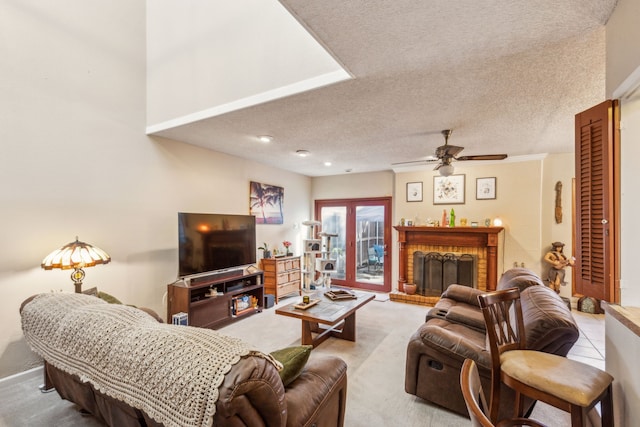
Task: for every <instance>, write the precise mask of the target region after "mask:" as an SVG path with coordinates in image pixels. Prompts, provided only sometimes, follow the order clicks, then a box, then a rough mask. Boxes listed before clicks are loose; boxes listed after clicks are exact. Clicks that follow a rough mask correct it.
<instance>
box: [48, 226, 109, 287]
mask: <svg viewBox="0 0 640 427" xmlns="http://www.w3.org/2000/svg"><path fill="white" fill-rule="evenodd" d="M110 261H111V257H110V256H109V255H108V254H107V253H106V252H105V251H103V250H102V249H100V248H98V247H95V246H91V245H90V244H88V243H85V242H81V241H79V240H78V237H77V236H76V240H75V242H71V243H68V244H66V245H64V246H63V247H61V248H60V249H56V250H55V251H53V252H51V253H50V254H49V255H47V256H46V257H45V259H43V260H42V264H41V265H40V266H41V267H42V268H44V269H45V270H52V269H54V268H59V269H61V270H69V269H72V268H73V272H72V273H71V280H73V283H74V285H75V287H76V293H81V292H82V279H84V276H85V273H84V270H83V268H85V267H93V266H94V265H98V264H108V263H109V262H110Z"/></svg>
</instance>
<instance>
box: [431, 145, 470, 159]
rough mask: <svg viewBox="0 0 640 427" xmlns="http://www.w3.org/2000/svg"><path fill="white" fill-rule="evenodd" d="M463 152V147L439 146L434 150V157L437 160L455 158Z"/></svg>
mask: <svg viewBox="0 0 640 427" xmlns="http://www.w3.org/2000/svg"><path fill="white" fill-rule="evenodd" d="M462 150H464V147H458V146H455V145H441V146H440V147H438V148H436V157H438V158H439V159H441V158H443V157H455V156H456V155H457V154H458V153H460V152H461V151H462Z"/></svg>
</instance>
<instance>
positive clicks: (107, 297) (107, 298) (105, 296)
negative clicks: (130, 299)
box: [98, 291, 122, 304]
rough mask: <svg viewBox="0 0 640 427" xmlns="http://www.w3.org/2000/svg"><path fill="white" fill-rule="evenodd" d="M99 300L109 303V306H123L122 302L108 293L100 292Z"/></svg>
mask: <svg viewBox="0 0 640 427" xmlns="http://www.w3.org/2000/svg"><path fill="white" fill-rule="evenodd" d="M98 298H100V299H101V300H103V301H106V302H108V303H109V304H122V303H121V302H120V300H118V298H116V297H114V296H113V295H109V294H108V293H106V292H102V291H100V292H98Z"/></svg>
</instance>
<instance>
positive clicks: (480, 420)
mask: <svg viewBox="0 0 640 427" xmlns="http://www.w3.org/2000/svg"><path fill="white" fill-rule="evenodd" d="M460 388H461V389H462V397H464V403H465V404H466V405H467V411H469V418H471V425H472V426H473V427H493V423H492V422H491V420H490V419H489V418H488V417H487V415H486V414H485V412H484V411H485V410H487V411H488V406H487V401H486V399H485V397H484V393H483V391H482V383H481V382H480V374H478V366H477V365H476V362H474V361H473V360H472V359H466V360H465V361H464V363H463V364H462V370H461V371H460Z"/></svg>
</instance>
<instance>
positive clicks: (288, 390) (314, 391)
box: [20, 297, 347, 427]
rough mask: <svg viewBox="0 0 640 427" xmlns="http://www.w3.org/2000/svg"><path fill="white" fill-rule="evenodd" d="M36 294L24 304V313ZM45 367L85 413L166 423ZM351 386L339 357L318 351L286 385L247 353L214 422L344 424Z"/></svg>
mask: <svg viewBox="0 0 640 427" xmlns="http://www.w3.org/2000/svg"><path fill="white" fill-rule="evenodd" d="M32 298H33V297H32ZM32 298H29V299H28V300H26V301H25V302H24V303H23V304H22V306H21V307H20V312H21V314H22V312H23V308H24V307H25V306H26V305H27V304H29V302H30V301H31V300H32ZM23 323H24V320H23ZM168 327H174V328H184V326H174V325H168ZM203 362H204V361H203ZM194 368H195V367H194ZM45 370H46V371H45V375H46V382H47V383H48V384H50V385H51V386H53V387H55V389H56V391H57V392H58V393H59V394H60V396H61V397H62V398H63V399H66V400H69V401H71V402H74V403H76V404H77V405H78V406H79V407H80V408H81V410H82V411H83V412H88V413H90V414H92V415H93V416H94V417H95V418H96V419H98V420H99V421H101V422H103V423H105V424H107V425H110V426H119V427H120V426H125V427H126V426H162V425H163V424H161V423H159V422H157V421H156V420H154V419H152V418H151V417H150V416H149V415H148V414H147V413H145V412H144V411H143V410H141V409H139V408H136V407H132V406H130V405H128V404H126V403H124V402H123V401H121V400H118V399H115V398H113V397H110V396H107V395H106V394H104V393H102V392H101V391H99V390H97V389H96V387H94V385H93V384H92V383H91V382H87V381H82V380H81V379H80V378H79V377H78V376H77V375H71V374H69V373H67V372H64V371H63V370H61V369H58V368H56V367H55V366H53V364H51V363H47V361H46V360H45ZM346 390H347V366H346V363H345V362H344V361H343V360H342V359H340V358H338V357H331V356H323V357H314V355H313V354H312V355H311V357H310V358H309V360H308V362H307V363H306V365H305V366H304V368H303V370H302V372H301V373H300V375H299V376H298V377H297V378H296V379H295V380H294V381H293V382H291V383H290V384H289V385H287V386H286V387H285V386H284V384H283V382H282V380H281V378H280V375H279V373H278V370H277V368H276V367H275V365H274V364H273V363H271V362H270V361H268V360H267V359H266V358H264V357H258V356H255V355H248V356H243V357H242V358H241V359H240V361H239V362H237V363H235V364H234V365H233V366H232V367H231V369H230V370H229V371H228V372H227V373H226V374H225V375H224V380H223V382H222V384H220V386H219V387H218V393H219V397H218V399H217V401H216V404H215V406H216V410H215V414H214V416H213V425H215V426H233V427H235V426H290V427H294V426H295V427H298V426H318V427H330V426H342V425H343V424H344V413H345V405H346ZM194 399H198V396H196V397H194Z"/></svg>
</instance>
